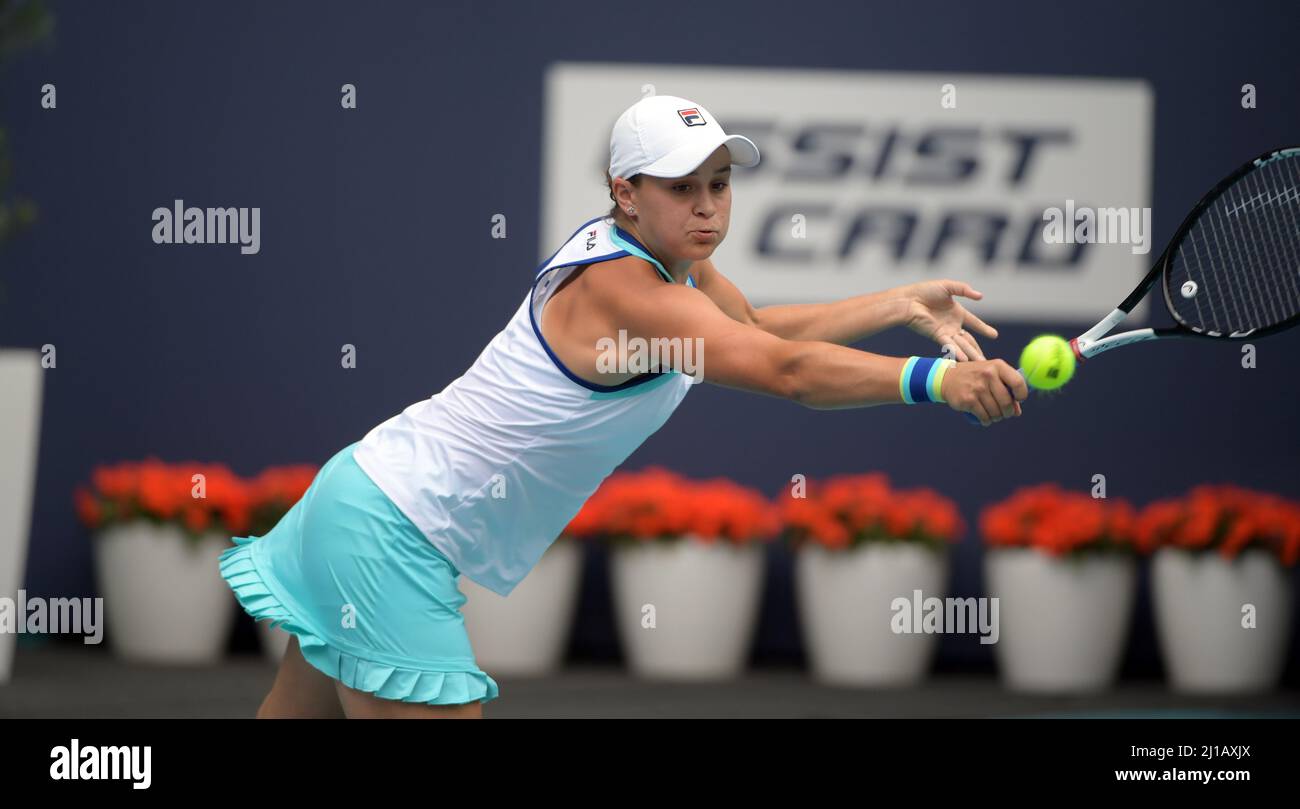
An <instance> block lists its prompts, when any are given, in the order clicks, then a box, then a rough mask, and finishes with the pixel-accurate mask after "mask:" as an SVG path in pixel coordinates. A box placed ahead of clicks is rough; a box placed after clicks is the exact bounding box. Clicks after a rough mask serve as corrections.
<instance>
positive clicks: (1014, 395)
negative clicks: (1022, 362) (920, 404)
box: [940, 360, 1029, 427]
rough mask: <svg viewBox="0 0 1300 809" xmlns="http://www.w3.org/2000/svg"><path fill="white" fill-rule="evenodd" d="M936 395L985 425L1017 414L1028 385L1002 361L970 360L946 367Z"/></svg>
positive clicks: (950, 405) (1027, 393) (954, 408)
mask: <svg viewBox="0 0 1300 809" xmlns="http://www.w3.org/2000/svg"><path fill="white" fill-rule="evenodd" d="M940 394H941V395H942V396H943V400H944V401H945V402H947V403H948V406H949V407H951V408H952V409H953V410H957V411H959V412H962V413H971V414H973V415H974V416H975V417H976V418H977V419H979V420H980V424H981V425H982V426H984V427H987V426H989V425H990V424H992V423H993V422H995V421H1001V420H1002V419H1005V418H1010V417H1011V416H1019V415H1020V403H1021V402H1022V401H1024V400H1025V398H1026V397H1027V396H1029V386H1028V385H1027V384H1025V378H1024V377H1023V376H1021V375H1020V372H1019V371H1017V370H1016V369H1015V368H1012V367H1011V366H1010V365H1008V364H1007V363H1006V362H1004V361H1002V360H972V361H969V362H959V363H957V364H956V365H954V366H952V367H951V368H949V369H948V371H947V373H945V374H944V375H943V388H942V390H940Z"/></svg>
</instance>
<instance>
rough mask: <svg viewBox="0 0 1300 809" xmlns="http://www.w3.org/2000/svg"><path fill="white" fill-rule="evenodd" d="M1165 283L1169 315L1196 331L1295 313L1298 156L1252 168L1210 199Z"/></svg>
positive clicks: (1299, 275)
mask: <svg viewBox="0 0 1300 809" xmlns="http://www.w3.org/2000/svg"><path fill="white" fill-rule="evenodd" d="M1189 281H1190V282H1193V284H1194V287H1193V286H1191V285H1188V284H1187V282H1189ZM1165 284H1166V300H1167V301H1168V302H1169V308H1170V310H1171V312H1172V313H1173V315H1174V317H1176V318H1177V319H1178V320H1179V321H1180V322H1182V323H1183V324H1184V325H1187V326H1189V327H1191V328H1192V329H1194V330H1197V331H1203V332H1210V333H1217V334H1231V333H1234V332H1238V333H1240V332H1250V331H1254V330H1256V329H1263V328H1268V327H1270V326H1275V325H1278V324H1280V323H1283V322H1285V321H1288V320H1291V319H1292V318H1295V317H1296V316H1297V315H1298V314H1300V154H1293V155H1289V156H1282V157H1278V158H1275V159H1273V160H1271V161H1269V162H1267V163H1265V164H1263V165H1261V166H1257V167H1255V168H1253V169H1251V170H1250V171H1248V172H1246V174H1244V175H1243V176H1242V177H1240V178H1238V180H1237V181H1236V182H1235V183H1233V184H1232V185H1231V186H1229V187H1228V188H1226V189H1225V190H1224V191H1223V192H1222V193H1220V194H1219V195H1218V197H1216V198H1215V199H1214V200H1212V201H1211V202H1210V203H1209V204H1208V205H1207V206H1206V207H1205V208H1204V209H1203V210H1202V211H1201V213H1200V215H1199V216H1198V218H1197V219H1196V221H1195V222H1193V223H1192V225H1191V227H1190V228H1188V230H1187V231H1186V233H1185V234H1184V236H1183V238H1182V240H1181V241H1180V243H1179V244H1178V245H1177V247H1176V249H1175V251H1174V253H1173V254H1172V255H1171V257H1170V260H1169V263H1168V265H1167V266H1166V270H1165Z"/></svg>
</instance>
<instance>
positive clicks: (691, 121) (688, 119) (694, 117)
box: [677, 107, 708, 126]
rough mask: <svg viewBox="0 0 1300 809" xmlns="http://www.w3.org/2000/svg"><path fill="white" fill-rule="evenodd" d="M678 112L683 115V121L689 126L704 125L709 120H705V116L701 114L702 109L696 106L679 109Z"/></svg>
mask: <svg viewBox="0 0 1300 809" xmlns="http://www.w3.org/2000/svg"><path fill="white" fill-rule="evenodd" d="M677 114H678V115H680V116H682V121H684V122H685V123H686V125H687V126H704V125H705V124H707V123H708V121H706V120H704V116H703V115H700V111H699V110H698V109H696V108H695V107H691V108H689V109H684V110H678V111H677Z"/></svg>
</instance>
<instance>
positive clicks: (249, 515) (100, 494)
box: [73, 457, 315, 536]
mask: <svg viewBox="0 0 1300 809" xmlns="http://www.w3.org/2000/svg"><path fill="white" fill-rule="evenodd" d="M200 475H201V476H202V477H201V478H197V479H196V477H197V476H200ZM314 476H315V470H314V469H313V468H312V467H309V466H287V467H272V468H270V469H267V470H265V471H264V472H263V474H262V475H259V476H258V478H257V479H256V480H255V481H247V480H244V479H243V478H241V477H239V476H238V475H236V474H234V473H233V472H231V471H230V469H229V468H228V467H227V466H225V465H224V464H205V463H199V462H196V461H185V462H182V463H174V464H169V463H165V462H163V461H161V460H159V459H158V458H154V457H150V458H147V459H146V460H144V461H141V462H138V463H132V462H122V463H118V464H115V465H104V466H98V467H96V468H95V469H94V470H93V471H92V473H91V486H90V487H89V488H87V487H84V486H82V487H78V488H77V490H76V491H75V492H74V497H73V499H74V505H75V507H76V510H77V515H78V517H79V518H80V519H81V521H82V522H83V523H84V524H85V525H86V526H87V527H89V528H92V529H98V528H102V527H103V526H104V525H105V524H106V523H110V522H113V523H118V522H126V521H129V520H133V519H139V518H144V519H148V520H152V521H155V522H163V523H175V524H177V525H179V526H181V527H182V528H184V529H185V530H186V531H187V532H188V533H190V534H191V535H198V534H201V533H204V532H206V531H218V532H223V533H228V534H231V535H234V536H239V535H245V534H247V533H248V531H249V530H250V528H253V527H261V526H265V527H267V528H269V527H270V526H272V525H274V524H275V523H276V522H277V521H278V520H279V518H280V517H281V516H283V514H284V512H286V511H287V510H288V509H289V508H290V507H291V506H292V505H293V504H294V503H296V502H297V501H298V499H299V498H301V496H302V493H303V492H304V491H306V489H307V487H308V486H309V485H310V483H311V480H312V479H313V478H314ZM200 483H201V484H202V485H200Z"/></svg>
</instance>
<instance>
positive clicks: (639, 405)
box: [221, 96, 1028, 718]
mask: <svg viewBox="0 0 1300 809" xmlns="http://www.w3.org/2000/svg"><path fill="white" fill-rule="evenodd" d="M609 158H610V159H609V173H608V177H607V181H608V184H609V190H610V197H611V198H612V199H613V200H614V203H615V205H614V207H613V209H612V210H611V211H610V212H609V214H608V215H607V216H602V217H598V218H596V219H592V220H591V221H589V222H586V223H585V224H583V225H582V226H581V227H579V228H578V229H577V230H576V231H575V232H574V233H573V235H572V236H571V237H570V238H569V239H568V240H567V241H566V242H565V243H564V244H563V245H562V246H561V247H560V249H559V250H557V251H556V252H555V253H554V254H553V255H552V256H551V257H550V258H549V259H547V260H546V261H545V262H543V264H542V265H541V267H539V268H538V272H537V274H536V276H535V279H534V281H533V284H532V286H531V288H530V289H529V290H528V293H527V294H526V295H525V296H524V300H523V302H522V303H521V304H520V306H519V309H518V311H516V312H515V314H514V317H513V318H511V320H510V322H509V323H507V324H506V327H505V328H504V329H503V330H502V331H501V332H500V333H498V334H497V335H496V337H494V338H493V339H492V341H491V342H490V343H489V344H488V345H487V347H486V348H485V349H484V350H483V352H482V353H481V354H480V355H479V357H478V359H477V360H475V362H474V364H473V365H472V366H471V367H470V368H469V370H467V371H466V372H465V373H464V375H462V376H461V377H460V378H458V379H456V380H455V381H453V382H452V383H451V384H449V385H448V386H447V387H446V388H444V389H443V390H442V391H441V392H440V393H438V394H436V395H434V396H432V397H431V398H429V399H425V400H423V401H420V402H416V403H415V404H412V405H411V406H409V407H407V408H406V409H405V410H403V411H402V412H401V413H399V414H398V415H396V416H393V417H392V418H390V419H388V420H387V421H385V422H383V423H382V424H380V425H379V426H377V427H375V428H374V429H372V430H371V431H370V432H368V433H367V434H366V435H365V436H364V437H363V438H362V439H361V440H360V441H358V442H356V443H354V444H351V445H349V446H348V447H346V448H344V449H343V450H341V451H340V452H338V453H337V454H336V455H334V456H333V457H332V458H331V459H330V460H329V461H328V462H327V463H326V464H325V465H324V466H323V467H322V468H321V470H320V472H319V473H318V474H317V476H316V477H315V479H314V480H313V482H312V485H311V486H310V488H309V489H308V490H307V492H306V493H305V494H304V495H303V497H302V498H301V499H300V500H299V501H298V503H297V504H295V505H294V507H293V508H292V509H290V511H289V512H288V513H287V514H286V515H285V516H284V518H283V519H282V520H281V521H280V522H279V523H278V524H277V525H276V526H275V527H274V528H273V529H272V530H271V531H269V532H268V533H267V534H266V535H265V536H262V537H236V538H235V543H236V545H235V547H232V548H230V549H228V550H227V551H226V552H225V553H224V554H222V557H221V573H222V575H223V576H224V577H225V579H226V580H227V582H228V583H229V585H230V586H231V588H232V589H233V590H234V592H235V595H236V597H237V598H238V600H239V602H240V604H241V605H242V606H243V608H244V609H245V610H247V611H248V612H249V613H250V614H251V615H252V616H253V617H254V618H257V619H259V620H261V619H265V620H270V621H272V622H273V624H275V625H282V626H283V627H284V628H285V629H287V630H288V631H289V632H290V633H292V635H293V638H292V639H291V640H290V643H289V647H288V651H287V653H286V654H285V657H284V661H283V662H282V664H281V666H280V670H279V672H278V674H277V677H276V680H275V684H274V685H273V686H272V688H271V692H270V693H269V694H268V695H267V697H266V699H265V700H264V701H263V703H262V705H261V707H260V709H259V710H258V716H259V717H342V716H346V717H427V718H435V717H481V716H482V710H483V709H482V706H483V703H485V702H488V701H490V700H493V699H495V698H496V697H497V695H498V688H497V684H496V682H495V681H494V680H493V679H492V678H491V677H489V676H488V675H487V674H486V673H485V672H483V671H482V670H480V669H479V668H478V666H477V665H476V663H475V660H474V654H473V650H472V649H471V648H470V643H469V638H468V635H467V634H466V631H465V626H464V621H463V618H462V616H461V611H460V607H461V605H462V604H463V603H464V602H465V597H464V596H463V595H462V594H461V592H460V590H459V589H458V587H457V584H456V582H457V578H458V577H459V576H461V575H462V574H463V575H465V576H467V577H469V578H470V579H471V580H472V581H475V582H478V583H479V584H481V585H483V586H484V587H487V588H488V589H490V590H493V591H495V592H497V593H500V594H501V595H508V594H509V593H510V591H511V590H512V589H513V588H514V587H515V585H517V584H518V583H519V581H520V580H521V579H523V578H524V576H525V574H527V573H528V571H529V570H530V569H531V568H532V567H533V566H534V565H535V564H536V563H537V561H538V560H539V559H540V558H541V556H542V553H543V551H545V550H546V548H547V547H548V546H549V545H550V543H551V542H552V541H553V540H554V539H555V538H556V537H557V536H558V535H559V533H560V532H561V531H562V530H563V529H564V527H565V526H566V525H567V524H568V522H569V521H570V520H571V519H572V518H573V517H574V515H576V514H577V512H578V511H579V509H580V508H581V507H582V504H583V502H584V501H585V500H586V499H587V498H588V497H589V496H590V495H591V494H592V492H594V491H595V490H596V488H597V487H598V486H599V485H600V483H601V481H602V480H604V479H605V477H606V476H608V475H609V474H610V473H611V472H612V471H614V469H615V468H616V467H617V466H618V465H619V464H620V463H622V462H623V460H624V459H626V458H627V456H628V455H630V454H631V453H632V451H633V450H635V449H636V448H637V447H638V446H639V445H640V444H641V443H642V442H643V441H645V439H646V438H647V437H649V436H650V435H651V434H652V433H654V432H655V431H656V430H657V429H659V427H660V426H661V425H662V424H663V423H664V422H665V421H666V420H667V419H668V417H669V416H670V415H671V414H672V412H673V410H674V409H675V408H676V407H677V405H678V404H680V403H681V401H682V398H683V397H684V396H685V395H686V393H687V392H688V391H689V390H690V388H691V386H692V385H693V384H695V383H696V382H698V381H701V380H702V381H707V382H711V383H714V384H717V385H725V386H727V387H733V388H740V389H743V390H747V391H752V392H755V393H763V394H768V395H771V396H779V397H781V398H784V399H789V400H791V401H794V402H798V403H800V404H803V405H805V406H807V407H811V408H817V409H830V408H846V407H869V406H872V405H879V404H888V403H899V402H907V403H913V402H925V401H941V402H946V403H947V404H948V405H949V407H951V408H953V409H955V410H958V411H961V412H966V413H973V414H975V416H977V417H978V418H979V420H980V423H981V424H984V425H986V426H987V425H989V424H991V423H993V422H995V421H999V420H1001V419H1003V418H1007V417H1010V416H1012V415H1020V412H1021V411H1020V401H1021V400H1023V399H1024V398H1025V397H1026V395H1027V394H1028V390H1027V389H1026V387H1025V382H1024V379H1023V378H1022V377H1021V376H1020V374H1019V373H1017V372H1016V370H1015V369H1014V368H1012V367H1011V366H1010V365H1008V364H1007V363H1005V362H1003V361H1001V360H991V361H990V360H986V359H985V358H984V355H983V353H982V352H981V351H980V347H979V343H978V342H977V341H976V339H975V334H976V333H978V334H980V335H984V336H988V337H996V336H997V332H996V331H995V330H994V329H993V328H992V327H991V326H989V325H988V324H986V323H985V322H984V321H982V320H980V319H979V318H978V317H976V316H975V315H973V314H971V313H970V312H969V311H967V310H966V309H965V308H964V307H963V306H962V305H961V304H960V303H959V302H958V301H957V300H956V298H957V297H958V296H962V297H967V298H971V299H974V300H978V299H980V298H981V297H983V296H982V294H981V293H980V292H978V291H976V290H974V289H972V288H971V287H970V286H968V285H967V284H964V283H961V282H959V281H949V280H937V281H927V282H924V283H919V284H913V285H909V286H904V287H899V288H896V289H891V290H887V291H885V292H878V293H873V294H868V295H862V296H859V297H854V298H848V299H845V300H841V301H838V302H834V303H828V304H805V305H789V306H772V307H764V308H761V309H755V308H753V307H751V306H750V305H749V303H748V302H747V301H746V300H745V298H744V296H743V295H742V294H741V293H740V291H739V290H738V289H737V288H736V287H735V286H734V285H732V284H731V283H730V282H729V281H728V280H727V279H726V278H725V277H723V275H722V273H721V272H720V271H719V270H718V269H717V268H716V267H714V266H713V264H712V263H711V262H710V261H709V257H710V256H711V255H712V254H713V251H714V250H716V249H717V247H718V245H719V244H721V243H722V240H723V239H724V238H725V237H726V235H727V227H728V223H729V220H730V215H731V186H730V183H729V182H728V179H729V176H730V172H731V166H732V164H736V165H740V166H753V165H755V164H757V163H758V160H759V153H758V148H757V147H756V146H755V145H754V144H753V142H752V141H750V140H749V139H748V138H744V137H741V136H739V135H728V134H727V133H726V132H724V131H723V129H722V127H721V125H720V124H719V123H718V121H717V120H716V119H715V118H713V116H712V115H711V114H710V113H709V112H708V110H706V109H704V108H703V107H701V106H700V105H699V104H695V103H693V102H691V101H687V100H685V99H682V98H678V97H675V96H654V97H650V98H646V99H643V100H641V101H640V102H638V103H636V104H634V105H633V106H632V107H630V108H629V109H628V110H627V111H625V112H624V113H623V114H622V116H620V117H619V119H618V121H617V123H615V125H614V129H613V133H612V136H611V138H610V154H609ZM900 325H901V326H907V327H908V328H910V329H912V330H914V331H916V332H918V333H919V334H921V335H923V336H925V337H927V338H930V339H932V340H934V341H935V342H937V343H939V344H940V345H944V346H949V347H951V354H952V355H953V356H955V358H956V360H960V361H961V362H955V361H954V360H953V359H951V358H948V359H937V358H920V357H909V358H900V357H886V356H880V355H877V354H870V353H867V352H864V351H858V350H855V349H852V348H849V347H847V345H846V344H849V343H853V342H855V341H857V340H859V339H861V338H863V337H865V336H867V335H870V334H873V333H875V332H878V331H880V330H882V329H884V328H888V327H890V326H900ZM638 338H640V340H644V341H647V342H655V343H658V344H660V345H673V344H674V343H673V341H677V342H676V345H685V344H686V343H687V342H689V343H690V344H691V345H693V346H699V348H700V353H699V356H698V357H696V358H695V360H694V363H693V364H694V366H695V367H694V368H692V369H688V368H686V367H685V363H678V365H680V366H681V367H675V366H674V365H673V363H672V362H665V361H661V360H662V358H656V357H651V358H650V359H651V360H652V363H653V364H652V365H651V366H650V370H645V369H642V368H639V367H637V370H630V368H631V367H635V366H631V365H629V362H617V361H614V362H611V357H610V356H609V355H608V354H609V351H610V347H611V346H612V345H617V346H624V347H626V346H635V345H637V342H638ZM676 357H677V358H678V359H679V360H680V359H684V355H683V354H681V353H679V354H677V355H676ZM624 359H629V360H630V359H631V358H624Z"/></svg>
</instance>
